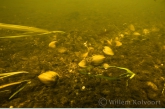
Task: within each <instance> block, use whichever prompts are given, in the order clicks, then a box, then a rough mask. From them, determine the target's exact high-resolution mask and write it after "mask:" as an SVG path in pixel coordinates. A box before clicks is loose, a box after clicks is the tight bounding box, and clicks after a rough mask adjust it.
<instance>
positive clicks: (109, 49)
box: [103, 46, 114, 55]
mask: <svg viewBox="0 0 165 109" xmlns="http://www.w3.org/2000/svg"><path fill="white" fill-rule="evenodd" d="M103 52H104V53H105V54H106V55H114V52H113V51H112V49H111V48H110V47H108V46H104V49H103Z"/></svg>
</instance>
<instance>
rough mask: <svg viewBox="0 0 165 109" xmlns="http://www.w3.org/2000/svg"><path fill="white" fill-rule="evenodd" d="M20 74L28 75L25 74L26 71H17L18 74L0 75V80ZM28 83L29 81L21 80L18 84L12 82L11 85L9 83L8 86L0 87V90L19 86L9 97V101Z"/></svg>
mask: <svg viewBox="0 0 165 109" xmlns="http://www.w3.org/2000/svg"><path fill="white" fill-rule="evenodd" d="M21 73H28V72H26V71H18V72H10V73H1V74H0V79H4V78H7V77H9V76H13V75H17V74H21ZM30 83H31V81H30V80H23V81H19V82H12V83H9V84H4V85H1V86H0V90H3V89H5V88H7V87H11V86H14V85H19V86H20V88H19V89H18V90H16V91H15V92H14V93H13V94H12V95H11V96H10V97H9V99H12V98H13V97H14V96H15V95H16V94H17V93H19V92H20V91H21V90H23V89H24V88H25V86H26V85H27V84H30ZM0 92H3V91H0Z"/></svg>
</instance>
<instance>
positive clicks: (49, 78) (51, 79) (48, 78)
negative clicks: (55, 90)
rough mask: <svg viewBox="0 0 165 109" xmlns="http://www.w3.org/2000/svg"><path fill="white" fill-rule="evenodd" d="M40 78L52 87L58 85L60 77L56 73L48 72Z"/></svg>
mask: <svg viewBox="0 0 165 109" xmlns="http://www.w3.org/2000/svg"><path fill="white" fill-rule="evenodd" d="M38 78H39V80H40V81H41V82H42V83H44V84H45V85H48V86H51V85H54V84H56V83H57V81H58V79H59V75H58V73H56V72H54V71H47V72H45V73H42V74H40V75H39V76H38Z"/></svg>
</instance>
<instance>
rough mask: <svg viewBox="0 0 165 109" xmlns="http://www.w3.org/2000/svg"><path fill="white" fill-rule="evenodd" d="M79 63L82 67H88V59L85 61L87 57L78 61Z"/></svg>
mask: <svg viewBox="0 0 165 109" xmlns="http://www.w3.org/2000/svg"><path fill="white" fill-rule="evenodd" d="M78 65H79V66H80V67H82V68H84V67H86V61H85V59H83V60H82V61H80V62H79V63H78Z"/></svg>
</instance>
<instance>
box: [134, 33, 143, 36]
mask: <svg viewBox="0 0 165 109" xmlns="http://www.w3.org/2000/svg"><path fill="white" fill-rule="evenodd" d="M133 35H134V36H140V35H141V34H140V33H138V32H134V33H133Z"/></svg>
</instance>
